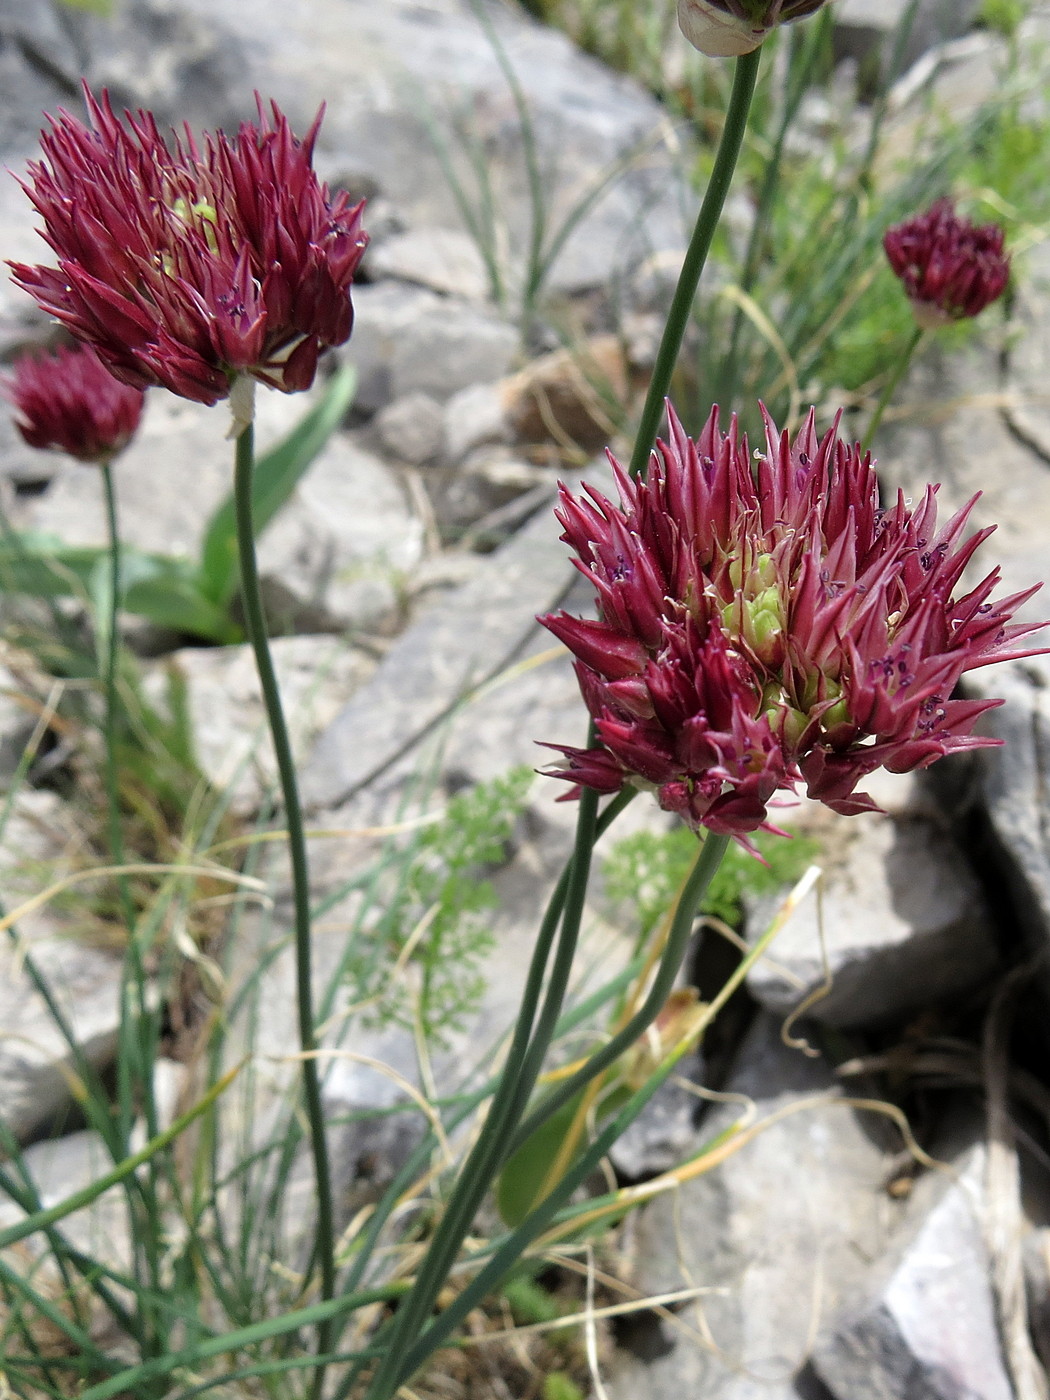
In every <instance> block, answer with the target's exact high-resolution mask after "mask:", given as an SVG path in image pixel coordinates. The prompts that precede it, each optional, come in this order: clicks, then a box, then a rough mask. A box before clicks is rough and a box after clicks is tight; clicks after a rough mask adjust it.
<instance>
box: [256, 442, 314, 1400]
mask: <svg viewBox="0 0 1050 1400" xmlns="http://www.w3.org/2000/svg"><path fill="white" fill-rule="evenodd" d="M254 449H255V433H254V428H253V426H252V424H251V423H249V424H248V426H247V427H245V428H244V429H243V431H242V432H241V433H240V434H239V436H238V438H237V444H236V469H235V476H234V500H235V503H236V511H237V547H238V552H239V555H240V565H241V598H242V601H243V605H244V618H245V623H246V624H247V628H248V636H249V638H250V640H251V644H252V650H253V651H254V653H255V665H256V668H257V670H258V672H259V684H260V686H261V688H262V694H263V703H264V704H265V706H266V718H267V721H268V723H269V726H270V734H271V736H272V738H273V747H274V753H275V754H276V757H277V770H278V773H279V775H280V780H281V794H282V797H283V800H284V818H285V825H286V827H287V829H288V851H289V855H290V858H291V863H292V894H293V900H294V905H295V974H296V1001H297V1006H298V1013H299V1045H300V1048H301V1050H302V1054H303V1062H302V1065H303V1100H304V1103H305V1107H306V1116H307V1120H308V1121H309V1124H310V1146H311V1149H312V1151H313V1159H314V1178H315V1182H316V1186H317V1249H316V1253H317V1257H318V1258H319V1259H320V1263H321V1301H322V1302H327V1301H328V1300H329V1299H330V1298H333V1297H334V1296H335V1257H334V1250H335V1226H334V1221H333V1218H332V1173H331V1168H330V1166H329V1162H328V1145H327V1142H326V1140H325V1122H324V1110H323V1106H322V1103H321V1076H320V1071H319V1070H318V1067H317V1059H316V1057H315V1054H314V1052H315V1051H316V1049H317V1037H316V1035H315V1033H314V1013H313V991H312V986H311V975H312V973H311V956H310V877H309V870H308V867H307V861H306V837H305V833H304V831H303V816H302V809H301V806H300V803H299V788H298V784H297V782H296V776H295V760H294V759H293V757H292V747H291V743H290V741H289V738H288V726H287V725H286V723H285V719H284V708H283V706H282V704H281V692H280V689H279V687H278V685H277V676H276V674H275V672H274V669H273V659H272V657H271V655H270V646H269V642H268V640H267V632H266V618H265V616H264V614H263V606H262V596H261V593H260V590H259V568H258V563H257V561H256V557H255V528H254V522H253V519H252V475H253V472H254V469H255V450H254ZM331 1335H332V1319H331V1317H328V1316H325V1317H324V1318H323V1319H322V1320H321V1321H320V1322H319V1323H318V1326H317V1354H318V1356H320V1357H323V1356H324V1354H325V1353H326V1352H328V1351H329V1350H330V1349H331ZM324 1370H325V1363H324V1361H321V1362H319V1364H318V1367H317V1371H316V1372H315V1375H314V1395H315V1396H319V1395H320V1393H321V1387H322V1385H323V1383H324Z"/></svg>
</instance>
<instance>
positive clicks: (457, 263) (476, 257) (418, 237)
mask: <svg viewBox="0 0 1050 1400" xmlns="http://www.w3.org/2000/svg"><path fill="white" fill-rule="evenodd" d="M364 267H365V271H366V274H367V276H368V277H369V278H370V279H371V280H372V281H378V280H379V279H380V278H383V277H393V278H395V279H396V280H397V281H399V282H415V283H418V285H419V286H421V287H429V288H430V289H431V291H434V292H440V293H442V294H443V295H445V296H457V297H463V298H464V299H465V300H466V301H484V300H485V299H486V297H487V296H488V295H489V292H490V283H489V275H488V272H487V270H486V268H485V261H484V259H483V257H482V256H481V252H480V251H479V249H478V245H477V243H476V242H475V240H474V239H473V238H471V237H470V236H469V234H466V233H463V232H461V231H460V230H459V229H449V228H413V229H408V230H406V231H405V232H404V233H393V234H391V235H390V236H389V237H387V238H383V239H379V240H376V241H375V242H373V244H372V245H371V246H370V247H369V249H368V251H367V252H366V254H365V261H364Z"/></svg>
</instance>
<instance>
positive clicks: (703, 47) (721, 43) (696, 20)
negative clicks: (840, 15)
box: [678, 0, 824, 58]
mask: <svg viewBox="0 0 1050 1400" xmlns="http://www.w3.org/2000/svg"><path fill="white" fill-rule="evenodd" d="M823 4H824V0H678V24H679V27H680V29H681V31H682V33H683V34H684V35H685V37H686V38H687V39H688V40H689V42H690V43H691V44H692V46H693V48H694V49H699V50H700V52H701V53H706V54H708V55H709V56H710V57H711V58H738V57H739V56H740V54H744V53H751V52H752V51H753V50H754V49H757V48H758V46H759V45H760V44H761V43H763V42H764V41H765V40H766V39H768V38H769V35H770V34H771V33H772V32H773V30H774V29H776V27H777V25H778V24H787V23H788V22H789V21H790V20H793V19H802V18H804V17H805V16H806V15H812V14H815V13H816V11H817V10H819V9H820V7H821V6H822V5H823Z"/></svg>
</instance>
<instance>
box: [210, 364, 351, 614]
mask: <svg viewBox="0 0 1050 1400" xmlns="http://www.w3.org/2000/svg"><path fill="white" fill-rule="evenodd" d="M356 389H357V371H356V370H355V369H354V367H353V366H352V365H346V366H344V367H343V368H342V369H340V370H338V371H337V372H336V373H335V374H334V375H333V376H332V378H331V380H330V382H329V384H328V388H327V390H326V391H325V394H324V397H323V398H322V399H321V401H320V403H318V404H316V405H315V406H314V407H313V408H311V409H310V411H309V412H308V413H307V414H306V415H305V416H304V418H303V419H302V421H301V422H300V423H299V424H297V426H296V427H295V428H294V429H293V430H292V431H291V432H290V433H289V434H288V436H287V437H286V438H285V439H284V440H283V441H282V442H279V443H278V444H277V446H276V447H274V448H273V449H272V450H271V451H269V452H267V453H265V454H264V455H263V456H261V457H260V458H259V459H258V461H257V462H256V464H255V476H254V483H253V488H252V515H253V518H254V522H255V534H256V538H258V537H259V535H261V534H262V532H263V530H265V528H266V526H267V525H268V524H269V523H270V521H271V520H272V519H273V518H274V516H275V515H276V514H277V512H278V511H279V510H280V509H281V507H282V506H283V505H284V503H285V502H286V501H287V500H288V498H289V496H290V495H291V494H292V492H293V491H294V490H295V488H296V486H297V485H298V484H299V482H300V481H301V480H302V478H303V475H304V473H305V472H306V469H307V467H309V465H310V463H311V462H312V461H313V460H314V458H315V457H316V456H317V454H318V453H319V452H320V451H321V449H322V448H323V447H324V445H325V443H326V442H327V441H328V439H329V438H330V437H331V436H332V434H333V433H334V432H335V430H336V428H337V427H338V426H339V424H340V422H341V421H342V419H343V417H344V415H345V414H346V411H347V409H348V408H349V407H350V404H351V403H352V402H353V398H354V393H355V391H356ZM199 577H200V587H201V591H202V592H203V593H204V594H206V595H207V597H209V598H210V599H211V600H212V602H213V603H216V604H218V605H219V606H220V607H225V606H226V605H227V604H228V603H229V602H230V600H231V598H232V597H233V596H234V594H235V593H236V591H237V582H238V577H239V574H238V566H237V520H236V515H235V512H234V502H233V495H232V493H231V495H229V496H227V498H226V500H225V501H223V503H222V505H221V506H220V507H219V508H218V510H217V511H216V512H215V514H214V515H213V516H212V518H211V522H210V524H209V525H208V531H207V534H206V535H205V536H204V545H203V548H202V549H201V562H200V575H199Z"/></svg>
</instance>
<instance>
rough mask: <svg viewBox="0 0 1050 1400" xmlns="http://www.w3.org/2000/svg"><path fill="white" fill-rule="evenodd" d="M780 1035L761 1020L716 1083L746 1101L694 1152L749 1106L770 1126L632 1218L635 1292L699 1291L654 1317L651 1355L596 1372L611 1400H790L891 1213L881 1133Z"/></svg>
mask: <svg viewBox="0 0 1050 1400" xmlns="http://www.w3.org/2000/svg"><path fill="white" fill-rule="evenodd" d="M779 1031H780V1028H779V1023H778V1022H777V1020H776V1019H775V1018H773V1017H771V1016H767V1015H764V1014H760V1016H759V1018H758V1020H757V1021H756V1022H755V1024H754V1026H753V1028H752V1030H751V1032H750V1034H749V1035H748V1038H747V1040H746V1041H745V1042H744V1045H743V1047H742V1050H741V1052H740V1056H739V1059H738V1063H737V1067H736V1069H735V1070H734V1073H733V1074H732V1076H731V1079H730V1082H729V1083H728V1084H727V1086H726V1088H727V1090H729V1091H730V1092H731V1093H733V1094H738V1095H743V1096H746V1098H742V1099H740V1100H739V1101H736V1102H733V1103H732V1104H726V1105H720V1106H718V1107H717V1108H715V1109H713V1110H711V1111H710V1113H709V1114H708V1116H707V1117H706V1118H705V1120H704V1122H703V1124H702V1126H701V1128H700V1130H699V1134H698V1137H697V1139H696V1148H697V1149H698V1148H699V1147H700V1145H701V1144H702V1143H703V1142H707V1141H710V1140H712V1139H713V1138H714V1137H715V1135H716V1134H718V1133H719V1132H721V1131H724V1130H726V1129H728V1128H729V1127H730V1126H731V1125H732V1124H733V1123H734V1122H736V1121H738V1120H740V1119H741V1117H742V1116H743V1115H744V1114H745V1113H746V1112H747V1109H748V1100H750V1101H751V1102H752V1103H753V1111H754V1113H755V1115H756V1117H757V1120H758V1121H761V1120H763V1119H766V1118H768V1117H771V1116H772V1115H774V1114H778V1113H779V1114H781V1115H782V1116H781V1117H780V1118H779V1121H777V1122H775V1123H771V1125H770V1126H769V1127H768V1128H766V1129H765V1130H764V1131H762V1132H761V1133H759V1134H758V1135H757V1136H756V1137H755V1138H754V1139H753V1140H752V1141H750V1142H748V1143H747V1145H746V1146H744V1147H742V1149H741V1150H740V1151H739V1152H738V1153H736V1154H735V1155H733V1156H732V1157H730V1158H729V1160H728V1161H726V1162H724V1163H723V1164H722V1165H720V1166H718V1167H715V1168H714V1169H713V1170H711V1171H710V1172H708V1173H707V1174H706V1175H703V1176H699V1177H697V1178H695V1179H694V1180H692V1181H688V1182H686V1183H685V1184H683V1185H681V1186H680V1187H679V1188H678V1190H677V1191H674V1192H670V1193H668V1194H666V1195H664V1196H661V1197H659V1198H658V1199H657V1200H655V1201H654V1202H653V1203H652V1204H650V1205H649V1206H647V1207H645V1208H644V1210H643V1211H642V1213H641V1214H640V1215H639V1216H638V1217H637V1218H636V1222H635V1225H634V1227H633V1228H634V1238H633V1240H632V1243H631V1257H632V1258H633V1259H634V1261H635V1264H634V1277H633V1282H634V1284H635V1285H636V1287H638V1288H639V1289H641V1290H642V1291H643V1293H645V1294H657V1293H661V1292H665V1291H672V1290H675V1289H679V1288H689V1287H698V1288H702V1289H704V1290H705V1291H704V1292H702V1293H701V1294H700V1296H699V1299H698V1300H697V1302H696V1303H686V1304H684V1305H683V1306H682V1307H681V1308H680V1309H678V1310H676V1317H677V1325H675V1326H674V1327H672V1326H671V1325H669V1324H668V1323H662V1324H660V1333H659V1336H653V1337H651V1338H650V1339H649V1345H648V1347H647V1348H646V1349H647V1351H648V1354H649V1359H647V1360H646V1359H642V1358H641V1357H640V1356H638V1355H623V1354H621V1356H620V1357H619V1359H618V1361H617V1362H616V1364H615V1366H614V1368H612V1370H611V1372H610V1374H609V1375H608V1376H606V1378H605V1380H606V1385H607V1388H608V1391H609V1395H610V1397H611V1400H637V1397H639V1396H643V1395H644V1396H646V1397H652V1400H671V1397H674V1398H675V1400H680V1397H682V1396H703V1397H704V1400H758V1397H760V1396H766V1397H773V1398H774V1400H797V1397H798V1396H799V1394H800V1393H801V1392H800V1391H799V1390H798V1389H796V1380H795V1378H796V1376H797V1375H798V1373H799V1372H800V1371H801V1370H802V1368H803V1367H804V1366H805V1364H806V1362H807V1359H808V1357H809V1355H810V1352H811V1349H812V1345H813V1340H814V1337H815V1336H816V1335H818V1334H819V1332H820V1330H821V1328H822V1327H825V1326H828V1325H830V1321H831V1318H832V1317H833V1315H834V1313H835V1310H836V1307H837V1305H838V1304H839V1302H840V1301H841V1300H842V1298H843V1297H845V1296H847V1293H848V1289H849V1287H850V1285H851V1284H854V1285H855V1284H856V1283H857V1282H858V1281H859V1279H860V1278H862V1277H863V1270H864V1262H863V1261H864V1259H865V1258H870V1257H871V1256H872V1255H874V1254H877V1253H878V1252H879V1250H880V1249H881V1248H882V1246H883V1243H884V1241H885V1239H886V1237H887V1233H888V1230H889V1228H890V1226H891V1225H892V1223H893V1220H894V1218H895V1213H896V1209H897V1208H896V1206H895V1205H894V1203H893V1202H891V1201H890V1200H889V1199H888V1197H887V1196H886V1195H885V1193H883V1192H880V1190H879V1187H880V1185H881V1182H882V1180H883V1178H884V1174H885V1172H886V1169H887V1160H888V1159H887V1157H886V1156H885V1155H884V1152H883V1149H882V1147H881V1145H880V1143H881V1140H882V1139H881V1135H880V1134H879V1132H878V1131H874V1132H873V1131H872V1130H871V1125H870V1121H867V1122H866V1121H863V1120H862V1119H861V1118H860V1117H859V1116H858V1115H857V1114H855V1113H854V1112H853V1111H852V1110H851V1109H848V1108H845V1107H842V1106H839V1107H835V1106H834V1105H833V1104H829V1103H828V1102H827V1101H826V1100H827V1096H828V1095H829V1094H830V1095H832V1096H834V1095H835V1094H836V1093H837V1090H836V1089H835V1087H834V1078H833V1076H832V1074H831V1072H830V1070H829V1069H828V1067H827V1066H826V1065H824V1064H823V1063H821V1062H819V1061H816V1060H811V1059H807V1058H806V1057H804V1056H803V1055H801V1054H799V1053H798V1052H797V1051H792V1050H789V1049H787V1048H786V1047H785V1046H784V1045H783V1043H782V1042H781V1040H780V1033H779ZM818 1101H819V1102H818Z"/></svg>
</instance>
